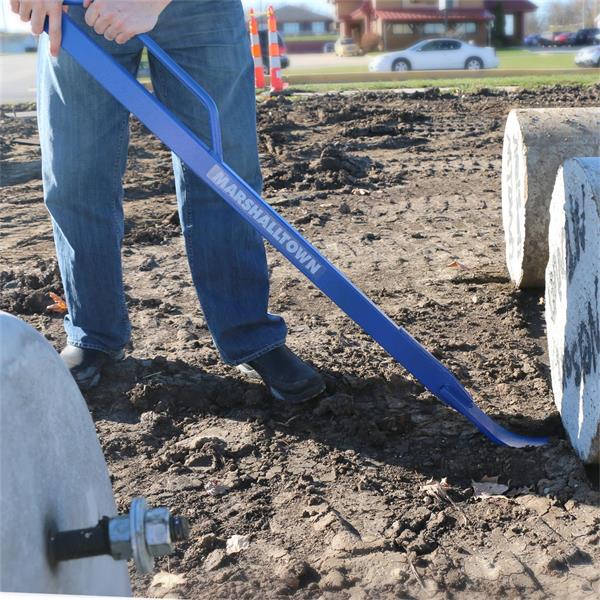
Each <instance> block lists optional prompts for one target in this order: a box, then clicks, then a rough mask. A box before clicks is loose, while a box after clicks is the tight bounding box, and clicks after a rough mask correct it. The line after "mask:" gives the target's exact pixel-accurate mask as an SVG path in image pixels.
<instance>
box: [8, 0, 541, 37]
mask: <svg viewBox="0 0 600 600" xmlns="http://www.w3.org/2000/svg"><path fill="white" fill-rule="evenodd" d="M192 1H193V0H192ZM242 1H243V4H244V6H246V7H250V6H253V7H254V8H259V7H260V6H261V4H262V6H263V7H266V6H267V5H268V4H271V3H272V4H273V5H274V6H277V5H278V4H295V5H298V6H301V5H303V6H306V7H308V8H310V9H312V10H314V11H316V12H323V13H328V14H331V8H332V7H331V5H330V4H329V3H328V2H326V1H325V0H274V1H272V2H269V0H242ZM549 1H550V0H534V2H535V3H536V4H537V5H538V6H539V7H540V8H542V7H543V6H544V4H546V2H549ZM7 30H8V31H29V28H28V25H27V23H22V22H21V20H20V19H19V17H18V16H17V15H14V14H13V13H12V12H11V10H10V7H9V4H8V0H0V31H7Z"/></svg>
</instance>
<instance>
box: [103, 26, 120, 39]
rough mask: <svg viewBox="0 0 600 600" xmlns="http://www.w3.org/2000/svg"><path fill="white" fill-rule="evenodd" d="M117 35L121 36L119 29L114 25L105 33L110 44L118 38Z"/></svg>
mask: <svg viewBox="0 0 600 600" xmlns="http://www.w3.org/2000/svg"><path fill="white" fill-rule="evenodd" d="M117 35H119V29H118V27H117V26H116V25H115V24H114V23H113V24H112V25H111V26H110V27H108V28H107V29H106V30H105V32H104V37H105V38H106V39H107V40H108V41H109V42H112V41H113V40H114V39H115V38H116V37H117Z"/></svg>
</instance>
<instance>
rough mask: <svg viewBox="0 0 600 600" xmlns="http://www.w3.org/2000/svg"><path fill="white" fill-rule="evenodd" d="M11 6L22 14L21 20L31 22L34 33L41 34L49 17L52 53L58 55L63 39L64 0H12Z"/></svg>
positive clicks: (15, 11)
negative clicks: (62, 14) (62, 16)
mask: <svg viewBox="0 0 600 600" xmlns="http://www.w3.org/2000/svg"><path fill="white" fill-rule="evenodd" d="M10 8H11V10H12V11H13V12H14V13H16V14H17V15H20V16H21V21H24V22H25V23H29V22H31V33H33V34H34V35H40V34H41V33H42V32H43V31H44V23H45V21H46V17H47V18H48V35H49V36H50V54H52V56H58V53H59V52H60V39H61V12H62V10H63V6H62V0H10ZM65 10H66V9H65Z"/></svg>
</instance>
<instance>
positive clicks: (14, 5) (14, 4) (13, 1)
mask: <svg viewBox="0 0 600 600" xmlns="http://www.w3.org/2000/svg"><path fill="white" fill-rule="evenodd" d="M20 4H21V3H20V2H19V0H10V10H12V11H13V12H14V13H15V14H16V15H18V14H19V9H20V7H19V5H20Z"/></svg>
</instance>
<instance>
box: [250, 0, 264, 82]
mask: <svg viewBox="0 0 600 600" xmlns="http://www.w3.org/2000/svg"><path fill="white" fill-rule="evenodd" d="M249 14H250V44H251V45H252V58H253V59H254V85H255V86H256V87H257V88H260V89H262V88H264V87H265V69H264V66H263V60H262V51H261V49H260V39H259V37H258V21H257V20H256V16H255V15H254V9H253V8H251V9H250V13H249Z"/></svg>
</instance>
